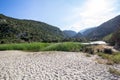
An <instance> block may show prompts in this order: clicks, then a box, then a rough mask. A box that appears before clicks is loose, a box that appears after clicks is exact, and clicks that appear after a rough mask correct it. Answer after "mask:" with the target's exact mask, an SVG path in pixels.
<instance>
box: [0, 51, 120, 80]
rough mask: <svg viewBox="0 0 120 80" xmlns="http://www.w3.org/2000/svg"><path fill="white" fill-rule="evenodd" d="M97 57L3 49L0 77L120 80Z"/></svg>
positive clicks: (11, 79)
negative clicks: (98, 61)
mask: <svg viewBox="0 0 120 80" xmlns="http://www.w3.org/2000/svg"><path fill="white" fill-rule="evenodd" d="M95 58H96V56H92V57H86V56H85V54H84V53H80V52H22V51H0V80H120V77H119V76H115V75H112V74H110V73H109V72H108V69H109V67H111V66H108V65H105V64H99V63H97V62H96V59H95ZM117 67H118V66H117ZM118 68H119V67H118Z"/></svg>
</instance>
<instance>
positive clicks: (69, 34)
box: [63, 30, 77, 38]
mask: <svg viewBox="0 0 120 80" xmlns="http://www.w3.org/2000/svg"><path fill="white" fill-rule="evenodd" d="M63 33H64V36H65V38H67V37H68V38H70V37H73V36H75V35H76V34H77V33H76V32H75V31H72V30H64V31H63Z"/></svg>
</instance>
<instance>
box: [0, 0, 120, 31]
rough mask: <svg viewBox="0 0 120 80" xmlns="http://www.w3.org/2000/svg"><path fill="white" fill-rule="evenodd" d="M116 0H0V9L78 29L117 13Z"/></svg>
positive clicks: (8, 12)
mask: <svg viewBox="0 0 120 80" xmlns="http://www.w3.org/2000/svg"><path fill="white" fill-rule="evenodd" d="M119 4H120V0H0V13H1V14H5V15H7V16H11V17H15V18H20V19H33V20H37V21H42V22H46V23H48V24H51V25H54V26H57V27H59V28H60V29H61V30H74V31H77V32H78V31H80V30H82V29H85V28H89V27H96V26H98V25H100V24H101V23H103V22H105V21H107V20H109V19H111V18H113V17H115V16H117V15H119V14H120V10H119V9H120V6H119Z"/></svg>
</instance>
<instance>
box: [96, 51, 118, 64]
mask: <svg viewBox="0 0 120 80" xmlns="http://www.w3.org/2000/svg"><path fill="white" fill-rule="evenodd" d="M97 54H98V55H99V56H101V57H102V58H103V59H107V60H108V64H109V62H110V64H112V63H116V64H118V63H120V53H113V54H105V53H97Z"/></svg>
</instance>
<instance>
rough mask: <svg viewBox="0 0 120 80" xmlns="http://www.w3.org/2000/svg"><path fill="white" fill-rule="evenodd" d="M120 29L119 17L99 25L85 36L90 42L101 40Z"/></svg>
mask: <svg viewBox="0 0 120 80" xmlns="http://www.w3.org/2000/svg"><path fill="white" fill-rule="evenodd" d="M119 28H120V15H119V16H117V17H115V18H113V19H111V20H109V21H107V22H105V23H103V24H101V25H100V26H98V27H97V28H95V29H94V30H93V31H92V32H90V33H89V34H87V35H86V37H87V38H89V39H91V40H101V39H103V37H105V36H107V35H109V34H111V33H113V32H115V31H116V30H118V29H119Z"/></svg>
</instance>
